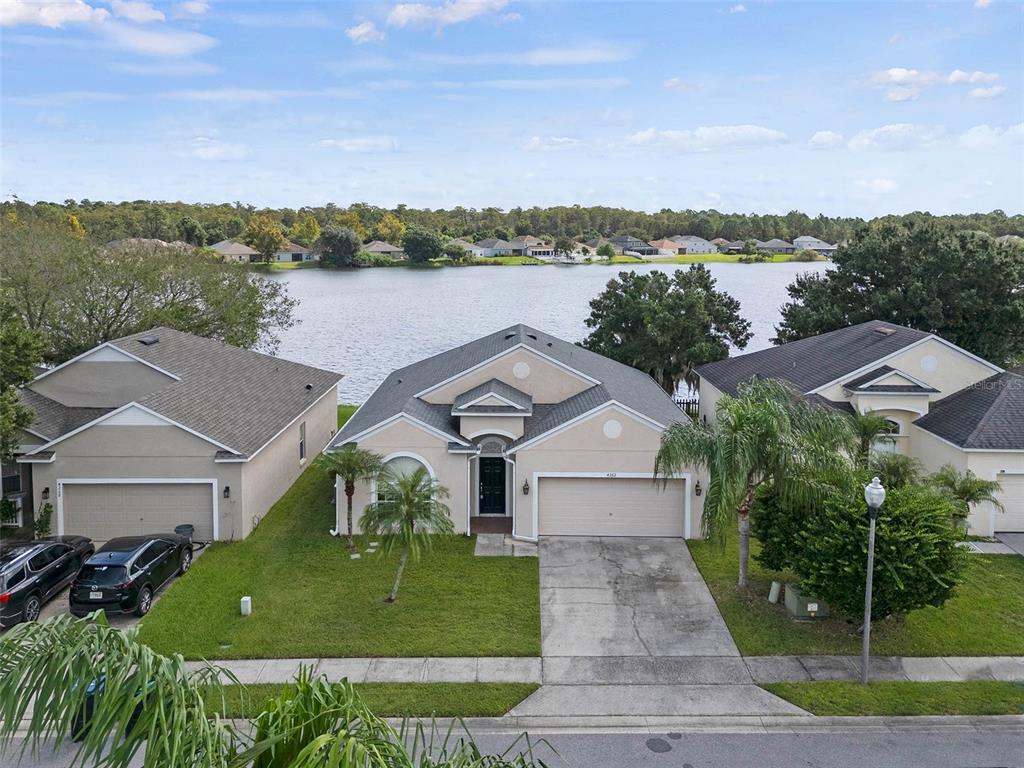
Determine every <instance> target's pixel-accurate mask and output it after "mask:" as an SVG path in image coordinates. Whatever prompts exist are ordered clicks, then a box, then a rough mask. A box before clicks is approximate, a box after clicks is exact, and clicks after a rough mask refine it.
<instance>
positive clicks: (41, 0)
mask: <svg viewBox="0 0 1024 768" xmlns="http://www.w3.org/2000/svg"><path fill="white" fill-rule="evenodd" d="M109 18H110V11H108V10H107V9H106V8H94V7H92V6H91V5H89V4H88V3H86V2H83V0H3V1H2V2H0V26H5V27H14V26H17V25H18V24H31V25H34V26H38V27H49V28H50V29H57V28H59V27H63V26H64V25H65V24H94V23H96V22H100V21H103V20H104V19H109Z"/></svg>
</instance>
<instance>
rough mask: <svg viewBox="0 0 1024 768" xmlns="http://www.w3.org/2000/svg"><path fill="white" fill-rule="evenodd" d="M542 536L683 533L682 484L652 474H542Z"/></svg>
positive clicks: (540, 517) (539, 500)
mask: <svg viewBox="0 0 1024 768" xmlns="http://www.w3.org/2000/svg"><path fill="white" fill-rule="evenodd" d="M539 484H540V490H539V498H538V504H539V509H538V522H539V528H540V534H541V535H542V536H682V535H683V532H684V513H683V504H684V500H685V490H686V483H685V481H684V480H672V481H670V482H669V484H668V485H667V486H666V487H664V488H663V487H662V484H661V483H660V482H658V483H655V482H654V481H653V480H651V479H650V478H632V477H630V478H623V477H616V478H609V477H542V478H540V479H539Z"/></svg>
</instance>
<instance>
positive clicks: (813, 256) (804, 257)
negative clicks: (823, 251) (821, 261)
mask: <svg viewBox="0 0 1024 768" xmlns="http://www.w3.org/2000/svg"><path fill="white" fill-rule="evenodd" d="M789 260H790V261H817V260H818V252H817V251H812V250H811V249H810V248H804V249H802V250H799V251H797V252H796V253H794V254H793V255H792V256H790V257H789Z"/></svg>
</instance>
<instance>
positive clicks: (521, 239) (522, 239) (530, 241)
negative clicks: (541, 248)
mask: <svg viewBox="0 0 1024 768" xmlns="http://www.w3.org/2000/svg"><path fill="white" fill-rule="evenodd" d="M512 242H513V243H515V244H520V243H521V244H523V245H544V241H543V240H541V239H540V238H539V237H534V236H533V235H517V236H516V237H513V238H512Z"/></svg>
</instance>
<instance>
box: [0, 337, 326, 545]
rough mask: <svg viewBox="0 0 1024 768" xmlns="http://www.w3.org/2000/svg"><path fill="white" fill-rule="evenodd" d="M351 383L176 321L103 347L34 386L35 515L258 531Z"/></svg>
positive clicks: (59, 526) (24, 439) (119, 525)
mask: <svg viewBox="0 0 1024 768" xmlns="http://www.w3.org/2000/svg"><path fill="white" fill-rule="evenodd" d="M340 379H341V376H340V375H338V374H336V373H332V372H330V371H323V370H320V369H317V368H312V367H310V366H307V365H301V364H299V363H293V362H290V361H288V360H282V359H280V358H277V357H272V356H270V355H265V354H261V353H258V352H253V351H250V350H246V349H239V348H238V347H232V346H230V345H228V344H224V343H222V342H219V341H214V340H211V339H206V338H200V337H198V336H192V335H190V334H187V333H181V332H179V331H174V330H171V329H169V328H154V329H152V330H150V331H146V332H145V333H138V334H134V335H132V336H126V337H124V338H120V339H116V340H114V341H109V342H106V343H104V344H100V345H99V346H97V347H95V348H93V349H91V350H89V351H88V352H86V353H84V354H82V355H79V356H78V357H76V358H74V359H72V360H69V361H68V362H66V363H64V364H63V365H59V366H57V367H55V368H52V369H50V370H47V371H45V372H43V373H42V374H40V375H39V376H38V377H36V378H35V379H34V380H33V381H32V382H31V383H29V384H28V386H26V387H25V388H24V389H23V390H21V392H20V397H21V401H22V402H23V403H25V404H26V405H28V406H29V407H30V408H31V409H32V410H33V411H34V413H35V417H36V418H35V421H34V423H33V424H32V425H31V427H29V429H28V430H27V431H26V432H25V433H24V434H23V435H22V436H21V440H20V442H21V446H20V455H19V456H18V457H17V462H18V465H19V466H20V467H21V468H22V469H23V472H22V476H21V478H19V479H20V480H21V483H19V486H21V485H22V483H23V484H24V486H26V487H19V489H18V490H19V491H20V493H21V495H22V501H21V505H22V506H23V507H28V509H27V510H24V509H23V510H22V514H23V516H24V512H26V511H28V512H32V511H34V510H38V509H40V507H41V505H42V504H44V503H46V502H49V503H50V504H51V505H52V506H53V508H54V515H53V520H52V525H51V530H52V531H53V532H54V533H57V534H80V535H84V536H89V537H91V538H93V539H95V540H97V541H104V540H107V539H109V538H112V537H114V536H119V535H128V534H144V533H152V532H158V531H166V530H169V529H173V527H174V526H176V525H179V524H182V523H191V524H192V525H194V526H195V538H196V539H197V540H203V541H210V540H216V539H241V538H244V537H246V536H248V535H249V533H250V532H251V531H252V530H253V528H254V527H255V526H256V525H257V523H258V522H259V520H260V519H261V518H262V517H263V515H264V514H265V513H266V512H267V510H268V509H269V508H270V507H271V505H273V503H274V502H275V501H277V499H278V498H280V496H281V495H282V494H283V493H284V492H285V491H286V490H288V487H289V486H290V485H291V484H292V483H293V482H294V481H295V480H296V479H297V478H298V476H299V473H301V472H302V470H303V468H304V467H306V466H307V465H308V463H309V462H310V461H312V460H314V459H315V458H316V456H317V455H318V454H319V453H320V451H321V449H322V448H323V447H324V446H325V445H326V444H327V442H328V441H329V440H330V439H331V437H332V435H333V434H334V432H335V429H336V426H337V384H338V381H339V380H340ZM25 468H28V469H30V474H28V476H25V473H24V469H25ZM11 485H12V486H13V482H12V483H11ZM9 490H10V489H9V488H8V487H7V483H5V491H9ZM26 502H28V503H26ZM21 522H22V523H23V524H25V520H24V519H22V521H21Z"/></svg>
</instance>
